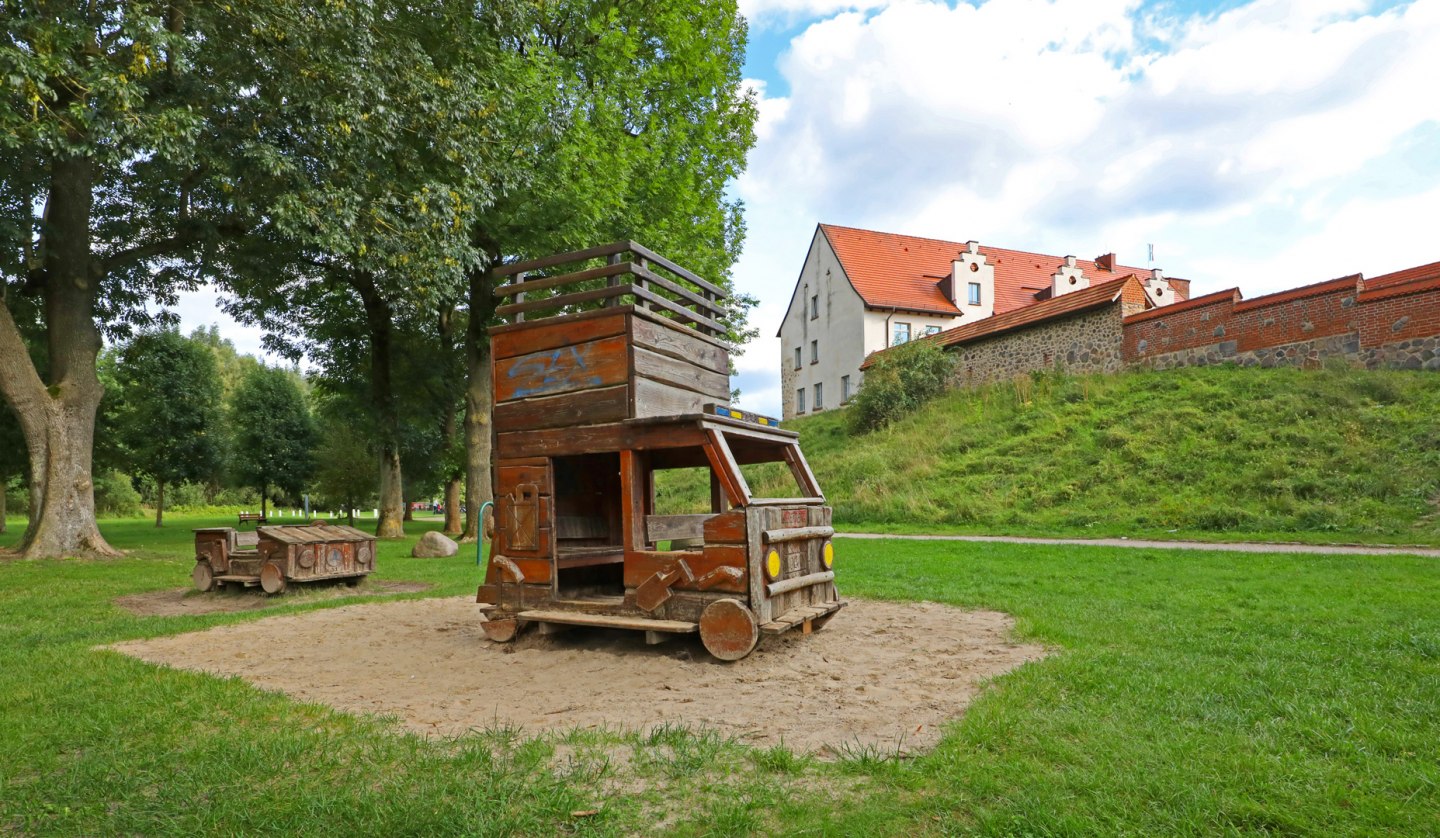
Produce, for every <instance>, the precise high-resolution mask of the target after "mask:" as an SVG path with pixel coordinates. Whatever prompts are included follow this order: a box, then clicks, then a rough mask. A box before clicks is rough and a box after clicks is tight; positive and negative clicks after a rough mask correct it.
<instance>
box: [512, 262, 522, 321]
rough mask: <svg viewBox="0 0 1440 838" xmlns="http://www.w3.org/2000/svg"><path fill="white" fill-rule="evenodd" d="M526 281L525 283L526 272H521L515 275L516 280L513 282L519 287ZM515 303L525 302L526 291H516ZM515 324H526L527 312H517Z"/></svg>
mask: <svg viewBox="0 0 1440 838" xmlns="http://www.w3.org/2000/svg"><path fill="white" fill-rule="evenodd" d="M524 281H525V272H524V271H521V272H520V273H518V274H515V279H514V280H513V282H514V283H515V284H516V285H519V284H520V283H522V282H524ZM515 302H517V303H523V302H525V292H524V291H516V292H515ZM515 322H516V323H524V322H525V312H523V311H517V312H515Z"/></svg>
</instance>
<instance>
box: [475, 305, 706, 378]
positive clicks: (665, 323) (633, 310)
mask: <svg viewBox="0 0 1440 838" xmlns="http://www.w3.org/2000/svg"><path fill="white" fill-rule="evenodd" d="M628 310H629V311H630V314H631V315H632V316H633V317H634V319H635V320H638V321H645V322H648V323H653V324H655V325H657V326H659V327H661V328H662V329H665V330H667V331H670V332H675V333H678V334H680V335H683V336H686V337H689V338H692V339H694V340H695V341H697V342H699V343H702V344H705V345H707V346H713V347H715V348H716V349H719V350H720V351H721V352H724V353H725V357H726V359H727V366H726V369H728V368H729V366H728V359H729V357H730V353H731V352H733V351H734V350H735V347H734V346H731V345H730V343H729V342H728V341H726V340H725V339H724V337H717V336H715V335H707V334H706V333H704V332H701V331H699V330H696V329H692V328H690V327H689V326H683V325H681V324H679V323H676V322H675V321H674V320H673V319H671V318H669V317H664V316H662V315H659V314H656V313H655V312H653V311H649V310H647V309H643V308H640V307H639V306H634V305H632V306H629V307H628ZM575 316H576V317H581V316H583V315H578V314H577V315H575ZM497 328H514V327H513V326H511V327H497ZM651 348H652V349H653V348H655V347H651ZM719 371H720V370H717V372H719Z"/></svg>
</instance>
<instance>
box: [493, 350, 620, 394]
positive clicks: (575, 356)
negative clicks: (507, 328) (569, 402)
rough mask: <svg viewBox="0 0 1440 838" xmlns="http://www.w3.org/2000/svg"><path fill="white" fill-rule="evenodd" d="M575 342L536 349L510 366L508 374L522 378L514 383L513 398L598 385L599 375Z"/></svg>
mask: <svg viewBox="0 0 1440 838" xmlns="http://www.w3.org/2000/svg"><path fill="white" fill-rule="evenodd" d="M586 354H588V351H587V352H585V353H582V352H581V351H580V347H578V346H565V347H561V348H560V349H556V350H555V351H553V352H537V353H535V354H534V355H530V356H527V357H526V358H525V359H524V360H522V361H521V362H520V363H518V364H516V365H515V366H513V367H511V368H510V372H509V373H507V377H508V378H511V379H517V380H519V381H525V382H526V383H525V384H524V385H517V386H516V388H515V398H517V399H525V398H529V397H530V396H548V395H552V394H554V393H563V392H566V391H568V390H583V389H585V388H586V387H597V386H599V385H600V383H601V380H600V376H598V375H596V374H595V373H593V372H591V371H590V368H589V364H587V363H586V362H585V355H586Z"/></svg>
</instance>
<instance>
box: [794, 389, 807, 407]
mask: <svg viewBox="0 0 1440 838" xmlns="http://www.w3.org/2000/svg"><path fill="white" fill-rule="evenodd" d="M795 412H796V413H804V412H805V388H804V387H801V388H800V389H799V390H796V391H795Z"/></svg>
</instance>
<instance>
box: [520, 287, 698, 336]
mask: <svg viewBox="0 0 1440 838" xmlns="http://www.w3.org/2000/svg"><path fill="white" fill-rule="evenodd" d="M618 287H619V288H620V289H623V290H622V293H624V294H634V295H635V299H636V300H644V301H645V302H647V303H650V305H651V308H652V310H653V308H654V307H655V306H659V307H660V308H662V309H665V310H666V311H669V312H671V313H672V314H674V315H675V316H676V317H679V318H680V319H681V320H684V321H686V322H689V323H694V324H695V325H697V326H700V327H701V328H702V329H709V330H710V334H712V335H723V334H725V326H724V325H723V324H721V323H719V322H717V321H715V320H712V319H711V318H709V317H706V316H705V315H703V314H699V313H697V312H694V311H691V310H690V309H688V308H686V307H684V306H682V305H680V304H679V303H677V302H675V301H674V300H671V299H670V298H669V297H662V296H660V295H659V294H656V293H655V292H653V291H646V290H645V289H644V288H641V287H639V286H638V285H621V286H618ZM601 290H612V289H601ZM564 296H567V297H580V296H582V295H580V294H566V295H564ZM602 296H614V295H613V294H606V295H602ZM557 299H558V298H557ZM596 299H598V297H596ZM575 302H584V300H576V301H575ZM521 305H527V304H525V303H522V304H521ZM530 305H531V307H532V308H538V307H539V306H536V305H533V304H530ZM507 308H515V306H500V307H499V308H497V309H495V311H496V313H500V311H501V309H507Z"/></svg>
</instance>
